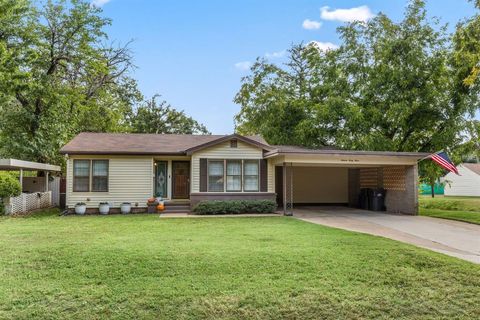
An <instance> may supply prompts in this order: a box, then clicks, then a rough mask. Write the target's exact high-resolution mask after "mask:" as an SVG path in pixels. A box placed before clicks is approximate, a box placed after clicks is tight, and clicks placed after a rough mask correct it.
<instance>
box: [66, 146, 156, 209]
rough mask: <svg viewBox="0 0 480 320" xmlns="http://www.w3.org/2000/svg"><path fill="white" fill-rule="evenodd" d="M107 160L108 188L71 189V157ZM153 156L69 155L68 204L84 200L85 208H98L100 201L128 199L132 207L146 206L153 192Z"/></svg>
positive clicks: (119, 202) (114, 201)
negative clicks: (77, 190) (76, 190)
mask: <svg viewBox="0 0 480 320" xmlns="http://www.w3.org/2000/svg"><path fill="white" fill-rule="evenodd" d="M74 159H105V160H109V179H108V192H73V160H74ZM153 170H154V168H153V157H151V156H88V155H81V156H80V155H77V156H73V155H72V156H71V157H70V158H69V159H68V161H67V200H66V205H67V208H73V207H75V204H76V203H77V202H85V203H86V204H87V207H88V208H98V204H99V202H104V201H105V202H110V203H111V205H112V207H119V206H120V204H121V203H122V202H131V203H132V207H134V208H135V207H146V200H147V199H148V198H149V197H151V196H152V195H153V172H154V171H153Z"/></svg>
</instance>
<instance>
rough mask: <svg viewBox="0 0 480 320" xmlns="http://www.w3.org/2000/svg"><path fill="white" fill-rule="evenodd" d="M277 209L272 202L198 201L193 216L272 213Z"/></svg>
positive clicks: (275, 204)
mask: <svg viewBox="0 0 480 320" xmlns="http://www.w3.org/2000/svg"><path fill="white" fill-rule="evenodd" d="M276 209H277V203H276V202H275V201H273V200H225V201H224V200H208V201H200V202H199V203H198V204H197V205H196V206H195V208H193V212H194V213H195V214H202V215H209V214H212V215H213V214H241V213H272V212H275V210H276Z"/></svg>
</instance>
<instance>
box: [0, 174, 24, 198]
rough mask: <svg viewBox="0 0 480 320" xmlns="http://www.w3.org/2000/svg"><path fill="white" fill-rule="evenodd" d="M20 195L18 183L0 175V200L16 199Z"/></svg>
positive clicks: (11, 178) (8, 176) (12, 178)
mask: <svg viewBox="0 0 480 320" xmlns="http://www.w3.org/2000/svg"><path fill="white" fill-rule="evenodd" d="M20 193H22V189H21V187H20V182H19V181H18V179H15V178H14V177H13V176H11V175H0V199H3V198H9V197H16V196H18V195H20Z"/></svg>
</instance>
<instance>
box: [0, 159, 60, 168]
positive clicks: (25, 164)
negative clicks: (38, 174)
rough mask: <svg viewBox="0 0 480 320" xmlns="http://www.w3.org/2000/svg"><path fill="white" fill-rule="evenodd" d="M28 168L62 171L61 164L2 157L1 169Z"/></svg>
mask: <svg viewBox="0 0 480 320" xmlns="http://www.w3.org/2000/svg"><path fill="white" fill-rule="evenodd" d="M20 169H22V170H27V171H61V168H60V167H59V166H55V165H52V164H48V163H40V162H32V161H23V160H17V159H0V170H9V171H12V170H20Z"/></svg>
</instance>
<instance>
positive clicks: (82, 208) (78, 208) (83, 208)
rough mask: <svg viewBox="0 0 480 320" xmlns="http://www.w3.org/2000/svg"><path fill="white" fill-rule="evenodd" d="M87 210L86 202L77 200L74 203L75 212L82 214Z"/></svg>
mask: <svg viewBox="0 0 480 320" xmlns="http://www.w3.org/2000/svg"><path fill="white" fill-rule="evenodd" d="M86 211H87V204H86V203H85V202H79V203H77V204H76V205H75V213H76V214H81V215H84V214H85V212H86Z"/></svg>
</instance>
